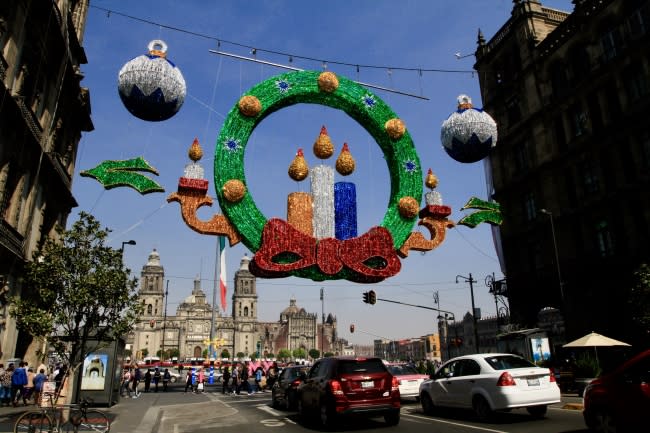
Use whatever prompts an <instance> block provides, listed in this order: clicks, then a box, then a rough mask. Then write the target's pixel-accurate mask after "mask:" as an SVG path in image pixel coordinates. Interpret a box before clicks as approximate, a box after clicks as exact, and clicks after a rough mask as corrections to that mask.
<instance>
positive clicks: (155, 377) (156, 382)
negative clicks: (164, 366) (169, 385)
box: [153, 367, 161, 392]
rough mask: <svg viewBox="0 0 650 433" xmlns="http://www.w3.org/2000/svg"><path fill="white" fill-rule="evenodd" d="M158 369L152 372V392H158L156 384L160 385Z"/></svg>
mask: <svg viewBox="0 0 650 433" xmlns="http://www.w3.org/2000/svg"><path fill="white" fill-rule="evenodd" d="M160 379H161V377H160V369H159V368H158V367H156V369H155V370H154V372H153V386H154V392H158V384H159V383H160Z"/></svg>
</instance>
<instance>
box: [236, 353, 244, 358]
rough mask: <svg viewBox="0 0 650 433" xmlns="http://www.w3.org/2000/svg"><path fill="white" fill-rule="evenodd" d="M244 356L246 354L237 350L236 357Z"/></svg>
mask: <svg viewBox="0 0 650 433" xmlns="http://www.w3.org/2000/svg"><path fill="white" fill-rule="evenodd" d="M245 357H246V354H245V353H244V352H237V358H239V359H244V358H245Z"/></svg>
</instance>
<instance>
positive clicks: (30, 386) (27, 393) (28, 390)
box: [23, 365, 36, 406]
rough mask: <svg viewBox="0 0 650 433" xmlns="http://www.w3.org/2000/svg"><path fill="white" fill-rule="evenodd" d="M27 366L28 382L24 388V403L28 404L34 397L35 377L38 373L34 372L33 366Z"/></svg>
mask: <svg viewBox="0 0 650 433" xmlns="http://www.w3.org/2000/svg"><path fill="white" fill-rule="evenodd" d="M25 368H26V369H27V383H26V384H25V387H24V388H23V391H24V392H23V404H24V405H25V406H27V404H28V403H27V402H28V401H29V400H30V399H31V398H32V394H33V393H34V377H36V373H34V369H33V368H32V367H27V365H25Z"/></svg>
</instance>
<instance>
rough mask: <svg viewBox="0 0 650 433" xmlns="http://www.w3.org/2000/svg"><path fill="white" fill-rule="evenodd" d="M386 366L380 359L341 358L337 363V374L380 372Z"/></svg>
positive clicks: (384, 369) (383, 370)
mask: <svg viewBox="0 0 650 433" xmlns="http://www.w3.org/2000/svg"><path fill="white" fill-rule="evenodd" d="M385 371H386V367H384V363H383V362H382V361H381V360H380V359H364V360H358V359H342V360H340V361H339V363H338V372H339V374H355V373H381V372H385Z"/></svg>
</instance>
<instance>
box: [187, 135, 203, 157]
mask: <svg viewBox="0 0 650 433" xmlns="http://www.w3.org/2000/svg"><path fill="white" fill-rule="evenodd" d="M187 156H189V157H190V159H191V160H192V161H194V162H196V161H198V160H199V159H201V158H203V149H201V145H200V144H199V139H198V138H195V139H194V141H193V142H192V145H191V146H190V150H189V151H188V152H187Z"/></svg>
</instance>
